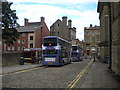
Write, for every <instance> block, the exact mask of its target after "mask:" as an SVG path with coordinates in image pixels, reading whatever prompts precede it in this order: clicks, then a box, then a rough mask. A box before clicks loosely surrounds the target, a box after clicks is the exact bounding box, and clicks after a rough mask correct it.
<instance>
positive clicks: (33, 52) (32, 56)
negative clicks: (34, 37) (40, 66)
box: [19, 48, 42, 65]
mask: <svg viewBox="0 0 120 90" xmlns="http://www.w3.org/2000/svg"><path fill="white" fill-rule="evenodd" d="M41 52H42V49H41V48H24V49H23V51H22V55H21V58H20V62H19V64H20V65H24V63H26V62H27V63H31V64H32V63H40V62H41V59H42V57H41Z"/></svg>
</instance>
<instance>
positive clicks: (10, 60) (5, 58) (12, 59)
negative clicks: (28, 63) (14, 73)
mask: <svg viewBox="0 0 120 90" xmlns="http://www.w3.org/2000/svg"><path fill="white" fill-rule="evenodd" d="M20 56H21V53H3V54H2V66H8V65H13V64H18V63H19V60H20Z"/></svg>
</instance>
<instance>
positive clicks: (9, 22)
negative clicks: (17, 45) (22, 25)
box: [2, 2, 19, 45]
mask: <svg viewBox="0 0 120 90" xmlns="http://www.w3.org/2000/svg"><path fill="white" fill-rule="evenodd" d="M12 4H13V3H9V2H2V38H3V39H4V41H5V43H6V44H8V45H10V44H14V41H16V39H17V38H18V37H19V33H18V32H17V30H16V27H18V26H19V24H18V23H17V19H18V17H17V16H16V11H15V10H11V8H10V7H11V5H12Z"/></svg>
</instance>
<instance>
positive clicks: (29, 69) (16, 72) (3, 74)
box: [0, 66, 43, 76]
mask: <svg viewBox="0 0 120 90" xmlns="http://www.w3.org/2000/svg"><path fill="white" fill-rule="evenodd" d="M40 67H41V68H42V67H43V66H37V67H33V68H28V69H24V70H18V71H14V72H8V73H2V74H0V76H5V75H10V74H18V73H23V72H27V71H31V70H34V69H38V68H40Z"/></svg>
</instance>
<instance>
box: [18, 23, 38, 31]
mask: <svg viewBox="0 0 120 90" xmlns="http://www.w3.org/2000/svg"><path fill="white" fill-rule="evenodd" d="M38 28H40V22H32V23H28V24H27V25H26V26H20V27H18V28H17V31H18V32H34V31H36V30H37V29H38Z"/></svg>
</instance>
